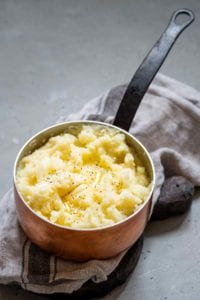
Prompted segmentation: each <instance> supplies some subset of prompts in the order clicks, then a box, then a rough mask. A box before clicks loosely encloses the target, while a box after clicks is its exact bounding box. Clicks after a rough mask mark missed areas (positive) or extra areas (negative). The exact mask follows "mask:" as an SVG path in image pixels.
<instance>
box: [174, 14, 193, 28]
mask: <svg viewBox="0 0 200 300" xmlns="http://www.w3.org/2000/svg"><path fill="white" fill-rule="evenodd" d="M190 20H191V15H190V14H189V13H188V12H180V13H179V14H177V15H176V17H175V20H174V22H175V23H176V25H184V24H185V23H187V22H189V21H190Z"/></svg>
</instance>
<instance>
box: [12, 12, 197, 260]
mask: <svg viewBox="0 0 200 300" xmlns="http://www.w3.org/2000/svg"><path fill="white" fill-rule="evenodd" d="M181 15H186V16H187V20H186V21H184V23H183V22H182V24H178V23H179V22H178V18H179V17H180V16H181ZM193 20H194V15H193V13H192V12H191V11H190V10H187V9H181V10H178V11H176V12H175V13H174V14H173V15H172V18H171V20H170V23H169V25H168V26H167V28H166V30H165V31H164V33H163V34H162V36H161V37H160V39H159V40H158V41H157V43H156V44H155V45H154V47H153V48H152V49H151V51H150V52H149V54H148V55H147V56H146V58H145V59H144V61H143V62H142V64H141V65H140V67H139V68H138V70H137V71H136V73H135V75H134V76H133V78H132V80H131V82H130V84H129V86H128V88H127V90H126V92H125V94H124V96H123V99H122V101H121V104H120V106H119V109H118V112H117V114H116V117H115V120H114V123H113V125H109V124H106V123H102V122H96V121H76V122H65V123H61V124H57V125H54V126H52V127H49V128H47V129H44V130H42V131H41V132H39V133H38V134H36V135H35V136H33V137H32V138H31V139H30V140H29V141H27V143H26V144H25V145H24V146H23V147H22V149H21V150H20V152H19V154H18V156H17V158H16V161H15V166H14V191H15V202H16V210H17V215H18V219H19V222H20V224H21V226H22V228H23V230H24V232H25V233H26V235H27V236H28V237H29V238H30V240H31V241H33V242H34V243H35V244H37V245H38V246H39V247H41V248H42V249H44V250H46V251H48V252H49V253H52V254H55V255H58V256H62V257H64V258H67V259H72V260H76V261H85V260H89V259H104V258H108V257H112V256H115V255H117V254H119V253H120V252H121V251H123V250H125V249H126V248H128V247H130V246H131V245H132V244H133V243H134V242H135V241H136V240H137V239H138V238H139V237H140V235H141V234H142V233H143V231H144V228H145V226H146V224H147V221H148V219H149V216H150V209H151V197H152V192H153V189H154V185H155V171H154V166H153V162H152V160H151V158H150V155H149V153H148V151H147V150H146V149H145V147H144V146H143V145H142V144H141V143H140V142H139V141H138V140H137V139H136V138H135V137H133V136H132V135H130V134H129V133H128V130H129V127H130V125H131V122H132V120H133V117H134V115H135V113H136V111H137V108H138V106H139V104H140V102H141V100H142V98H143V96H144V94H145V92H146V90H147V88H148V86H149V84H150V83H151V81H152V80H153V78H154V76H155V75H156V73H157V71H158V70H159V68H160V67H161V65H162V63H163V62H164V60H165V58H166V56H167V54H168V52H169V50H170V49H171V47H172V45H173V44H174V42H175V40H176V39H177V37H178V36H179V34H180V33H181V32H182V31H183V30H184V29H185V28H186V27H187V26H188V25H189V24H191V23H192V22H193ZM82 124H90V125H92V124H99V125H101V126H106V127H113V128H115V129H117V130H118V131H120V132H123V133H124V134H125V136H126V141H127V143H128V144H129V145H130V146H131V147H133V148H134V149H135V151H136V152H137V154H138V155H139V157H140V158H141V160H142V161H143V163H144V165H145V167H146V169H147V172H148V175H149V177H150V179H151V183H152V187H151V190H150V193H149V195H148V197H147V198H146V200H145V201H144V203H143V204H142V205H141V206H140V208H139V209H138V210H137V211H136V212H135V213H133V214H132V215H131V216H129V217H127V218H126V219H125V220H123V221H121V222H118V223H116V224H114V225H111V226H106V227H102V228H91V229H74V228H70V227H64V226H60V225H57V224H53V223H51V222H48V221H46V220H45V219H43V218H41V217H39V216H38V215H37V214H36V213H35V212H34V211H33V210H32V209H31V208H30V207H29V206H28V205H27V203H26V202H25V201H24V199H23V196H22V195H21V194H20V192H19V190H18V188H17V186H16V169H17V167H18V165H19V162H20V160H21V159H22V158H23V157H24V156H26V155H27V154H29V153H31V152H33V151H34V150H35V149H37V148H38V147H40V146H41V145H43V144H44V143H45V142H46V141H47V140H48V139H49V138H50V137H51V136H55V135H58V134H61V133H63V132H68V131H70V130H71V128H72V127H73V128H76V127H77V128H78V126H80V125H82Z"/></svg>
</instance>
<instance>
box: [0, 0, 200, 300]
mask: <svg viewBox="0 0 200 300" xmlns="http://www.w3.org/2000/svg"><path fill="white" fill-rule="evenodd" d="M181 7H189V8H191V9H192V10H193V11H194V12H195V13H196V21H195V23H194V24H192V25H191V26H190V27H189V28H188V29H187V30H186V31H185V32H184V33H183V34H182V35H181V37H180V38H179V40H178V41H177V43H176V45H175V47H174V48H173V49H172V51H171V53H170V56H169V57H168V59H167V61H166V62H165V65H164V66H163V68H162V72H163V73H165V74H167V75H169V76H172V77H175V78H176V79H178V80H180V81H183V82H185V83H188V84H190V85H192V86H194V87H196V88H199V82H200V67H199V64H200V50H199V49H200V31H199V26H200V1H199V0H190V1H181V0H166V1H161V0H160V1H159V0H149V1H145V0H140V1H136V0H135V1H134V0H107V1H106V0H74V1H73V0H58V1H53V0H51V1H50V0H40V1H39V0H38V1H36V0H35V1H34V0H29V1H26V0H19V1H14V0H0V108H1V109H0V123H1V129H0V154H1V155H0V166H1V167H0V178H1V181H0V197H1V196H2V195H3V194H4V193H5V192H6V191H7V190H8V188H9V187H10V186H11V184H12V167H13V162H14V159H15V156H16V154H17V152H18V150H19V149H20V147H21V146H22V144H23V143H24V142H25V141H26V139H27V138H28V137H30V136H31V135H32V134H33V133H36V132H37V131H38V130H40V129H42V128H44V127H46V126H48V125H50V124H53V123H54V122H55V121H56V120H57V119H58V117H59V116H60V115H64V114H68V113H71V112H75V111H77V110H78V109H80V108H81V107H82V106H83V105H84V104H85V103H86V102H87V101H88V100H89V99H91V98H92V97H95V96H96V95H99V94H101V93H103V92H104V91H106V90H107V89H108V88H110V87H112V86H115V85H117V84H120V83H122V82H126V81H128V80H129V79H130V78H131V76H132V74H133V73H134V72H135V70H136V68H137V67H138V65H139V64H140V62H141V60H142V59H143V57H144V55H145V54H146V53H147V51H148V50H149V49H150V48H151V46H152V45H153V44H154V42H155V41H156V40H157V38H158V37H159V36H160V34H161V32H162V31H163V30H164V28H165V26H166V24H167V23H168V20H169V17H170V15H171V13H172V11H173V10H175V9H177V8H181ZM199 198H200V197H199V195H197V196H196V200H195V201H194V203H193V208H192V210H191V212H190V213H189V214H188V216H186V217H180V218H175V219H172V220H168V221H165V222H159V223H154V224H151V225H149V226H148V228H147V231H146V240H145V245H144V251H143V255H142V257H141V259H140V262H139V264H138V266H137V269H136V271H135V272H134V274H133V275H132V276H131V278H130V280H129V282H128V283H127V285H126V286H123V287H122V288H121V289H119V290H118V291H115V293H113V294H112V295H111V296H109V297H108V298H109V299H111V298H112V299H120V300H122V299H125V300H128V299H134V300H137V299H140V300H151V299H174V300H175V299H176V300H177V299H178V300H179V299H182V300H184V299H185V300H188V299H191V300H198V299H200V286H199V278H200V250H199V243H200V234H199V230H198V228H200V221H199V220H200V218H199V217H200V201H198V199H199ZM199 200H200V199H199ZM27 298H29V299H30V300H32V299H35V300H36V299H42V298H41V297H38V296H31V295H29V294H27V293H26V292H21V291H19V289H16V288H11V287H3V286H1V287H0V299H21V300H22V299H27Z"/></svg>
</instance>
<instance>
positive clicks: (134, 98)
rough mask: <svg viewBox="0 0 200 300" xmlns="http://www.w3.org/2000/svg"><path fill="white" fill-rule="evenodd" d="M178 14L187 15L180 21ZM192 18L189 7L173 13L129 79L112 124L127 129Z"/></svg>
mask: <svg viewBox="0 0 200 300" xmlns="http://www.w3.org/2000/svg"><path fill="white" fill-rule="evenodd" d="M180 16H187V20H186V21H184V22H182V23H181V22H179V21H181V20H179V19H180ZM194 19H195V17H194V14H193V12H192V11H191V10H189V9H179V10H177V11H175V12H174V13H173V15H172V17H171V19H170V22H169V24H168V26H167V28H166V29H165V31H164V32H163V34H162V35H161V37H160V39H159V40H158V41H157V42H156V44H155V45H154V46H153V48H152V49H151V51H150V52H149V53H148V54H147V56H146V57H145V59H144V60H143V62H142V64H141V65H140V66H139V68H138V69H137V71H136V73H135V74H134V76H133V78H132V79H131V81H130V83H129V85H128V87H127V90H126V92H125V94H124V96H123V98H122V101H121V103H120V106H119V108H118V111H117V114H116V117H115V120H114V122H113V124H114V125H116V126H118V127H121V128H123V129H125V130H127V131H128V130H129V128H130V126H131V123H132V120H133V118H134V116H135V114H136V112H137V109H138V107H139V105H140V102H141V101H142V98H143V96H144V94H145V92H146V91H147V89H148V87H149V85H150V83H151V82H152V80H153V78H154V77H155V75H156V73H157V72H158V70H159V69H160V67H161V66H162V64H163V62H164V60H165V58H166V57H167V55H168V53H169V51H170V49H171V48H172V46H173V44H174V42H175V41H176V39H177V38H178V36H179V35H180V33H181V32H182V31H183V30H184V29H185V28H186V27H188V26H189V25H190V24H191V23H192V22H193V21H194Z"/></svg>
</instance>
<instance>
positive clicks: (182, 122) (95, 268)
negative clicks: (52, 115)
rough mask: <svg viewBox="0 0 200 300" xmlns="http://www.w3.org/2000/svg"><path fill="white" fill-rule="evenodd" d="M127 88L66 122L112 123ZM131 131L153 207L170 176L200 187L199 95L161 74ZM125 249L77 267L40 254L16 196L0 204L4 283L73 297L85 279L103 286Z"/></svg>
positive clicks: (118, 89)
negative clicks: (140, 147)
mask: <svg viewBox="0 0 200 300" xmlns="http://www.w3.org/2000/svg"><path fill="white" fill-rule="evenodd" d="M125 88H126V86H125V85H122V86H117V87H115V88H113V89H112V90H110V91H109V92H107V93H106V94H105V95H104V96H101V97H98V98H96V99H94V100H92V101H90V102H88V103H87V104H86V105H85V106H84V107H83V109H82V110H81V111H79V112H78V113H76V114H73V115H70V116H68V117H66V116H61V117H60V120H59V122H61V121H66V120H80V119H90V120H100V121H104V122H109V123H110V122H112V120H113V117H114V115H115V113H116V111H117V108H118V106H119V103H120V100H121V98H122V96H123V94H124V91H125ZM130 132H131V133H132V134H133V135H134V136H136V137H137V138H138V139H139V140H140V141H141V142H142V143H143V144H144V145H145V146H146V148H147V149H148V150H149V151H150V153H151V156H152V158H153V161H154V164H155V169H156V188H155V191H154V195H153V203H155V202H156V199H157V198H158V196H159V192H160V187H161V185H162V184H163V182H164V180H165V177H166V176H172V175H182V176H184V177H186V178H188V179H189V180H190V181H191V182H192V183H193V184H195V185H196V186H199V185H200V93H199V92H197V91H196V90H194V89H193V88H191V87H189V86H187V85H185V84H182V83H180V82H178V81H176V80H174V79H170V78H168V77H166V76H164V75H161V74H158V75H157V76H156V78H155V79H154V81H153V83H152V84H151V86H150V88H149V89H148V92H147V93H146V95H145V97H144V99H143V102H142V104H141V106H140V108H139V110H138V112H137V115H136V118H135V120H134V121H133V123H132V126H131V129H130ZM125 253H126V251H124V252H123V253H121V254H120V255H118V256H116V257H114V258H111V259H107V260H91V261H88V262H84V263H75V262H71V261H67V260H63V259H60V258H57V257H54V256H50V255H48V254H47V253H45V252H43V251H42V250H40V249H39V248H38V247H37V246H36V245H34V244H32V243H31V242H30V241H29V240H28V239H27V237H26V236H25V234H24V233H23V231H22V230H21V228H20V226H19V224H18V222H17V218H16V212H15V205H14V199H13V192H12V190H10V191H9V192H8V193H7V194H6V195H5V196H4V197H3V198H2V199H1V200H0V283H2V284H9V283H17V284H19V285H21V286H22V288H24V289H27V290H30V291H33V292H36V293H46V294H50V293H71V292H73V291H74V290H77V289H79V288H80V287H81V286H82V285H83V284H84V283H85V282H86V281H87V280H89V279H92V280H93V281H94V282H101V281H104V280H106V279H107V276H108V275H109V274H110V273H111V272H112V271H113V270H114V269H115V268H116V266H117V265H118V264H119V262H120V261H121V259H122V258H123V256H124V254H125Z"/></svg>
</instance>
